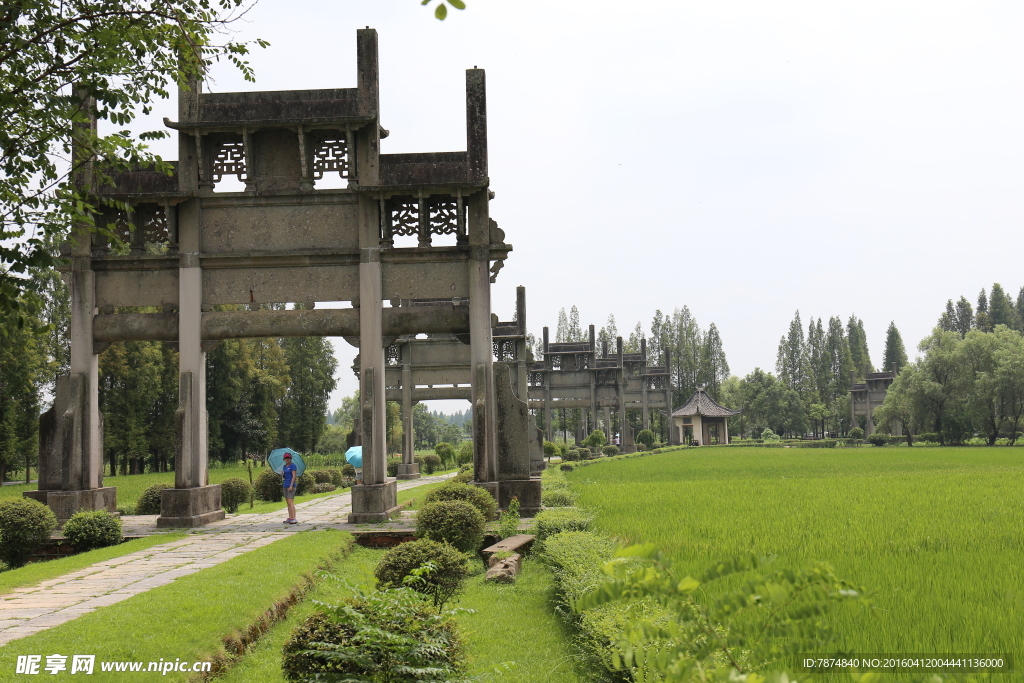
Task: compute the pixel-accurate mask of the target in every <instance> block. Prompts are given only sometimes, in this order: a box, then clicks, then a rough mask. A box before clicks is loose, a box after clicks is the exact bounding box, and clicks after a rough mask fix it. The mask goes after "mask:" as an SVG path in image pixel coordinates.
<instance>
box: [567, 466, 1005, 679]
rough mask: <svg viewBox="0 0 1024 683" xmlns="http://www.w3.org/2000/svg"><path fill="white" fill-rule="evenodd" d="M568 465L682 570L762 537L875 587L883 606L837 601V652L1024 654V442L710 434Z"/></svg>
mask: <svg viewBox="0 0 1024 683" xmlns="http://www.w3.org/2000/svg"><path fill="white" fill-rule="evenodd" d="M568 478H569V481H570V482H571V483H572V486H573V488H575V489H576V490H577V491H579V492H580V497H579V504H580V505H581V506H584V507H589V508H592V509H594V510H596V511H597V513H598V514H597V520H596V523H597V525H598V527H599V528H600V529H601V530H603V531H605V532H607V533H610V534H612V535H614V536H616V537H617V538H618V539H620V540H621V541H622V542H624V543H637V542H644V543H656V544H657V545H659V546H660V547H661V548H662V549H663V550H664V551H666V552H667V553H668V554H670V555H671V556H672V557H673V558H674V559H675V561H676V562H677V563H678V566H679V567H680V569H681V570H682V571H684V572H690V573H699V572H700V571H701V570H702V569H703V568H705V567H706V566H708V565H709V564H711V563H712V562H713V561H715V560H720V559H725V558H730V557H734V556H737V555H739V554H742V553H746V552H750V551H752V552H754V553H757V554H758V555H765V554H775V555H777V556H778V558H777V559H776V560H775V563H774V566H775V567H776V568H783V567H809V566H812V565H813V564H815V563H817V562H826V563H828V564H830V565H831V566H832V567H833V568H834V569H835V571H836V573H837V575H839V576H840V577H842V578H845V579H847V580H849V581H850V582H852V583H854V584H859V585H861V586H864V587H865V588H868V589H870V590H873V591H874V608H873V609H865V608H862V607H859V606H858V607H854V606H852V605H848V606H842V607H841V608H840V609H839V610H837V611H835V612H833V613H832V617H831V619H832V620H833V625H834V627H835V629H836V631H837V635H838V640H837V642H836V643H834V645H835V650H834V651H836V652H839V651H845V652H847V653H863V654H866V653H894V654H895V653H903V654H910V653H915V654H918V653H919V654H954V653H956V654H968V653H976V654H994V653H1013V654H1015V655H1016V658H1017V660H1018V661H1017V662H1016V669H1017V671H1020V670H1021V668H1022V667H1024V660H1021V657H1024V552H1022V551H1024V449H1019V448H1005V447H1003V448H1000V447H994V448H925V447H914V448H860V449H781V448H763V449H762V448H734V449H733V448H728V447H723V448H715V447H705V448H698V449H687V450H679V451H673V452H668V453H661V454H656V455H650V456H647V457H641V458H635V459H628V460H618V461H609V462H598V463H594V464H593V465H591V466H588V467H584V468H579V469H577V470H576V471H574V472H570V473H568ZM823 654H824V653H823ZM996 678H1000V676H997V677H996Z"/></svg>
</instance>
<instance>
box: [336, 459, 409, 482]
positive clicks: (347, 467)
mask: <svg viewBox="0 0 1024 683" xmlns="http://www.w3.org/2000/svg"><path fill="white" fill-rule="evenodd" d="M392 460H394V458H388V467H391V461H392ZM395 464H396V465H400V464H402V459H401V458H398V462H397V463H395ZM341 476H343V477H352V478H353V479H355V478H356V468H355V465H353V464H352V463H350V462H347V463H345V464H344V465H342V466H341Z"/></svg>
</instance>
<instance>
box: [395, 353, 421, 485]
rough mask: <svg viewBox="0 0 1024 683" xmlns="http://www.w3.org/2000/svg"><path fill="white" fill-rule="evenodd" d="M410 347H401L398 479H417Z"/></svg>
mask: <svg viewBox="0 0 1024 683" xmlns="http://www.w3.org/2000/svg"><path fill="white" fill-rule="evenodd" d="M411 353H412V346H411V345H409V344H404V345H403V346H402V354H403V357H402V464H401V465H399V466H398V479H419V478H420V466H419V464H418V463H416V461H415V457H416V449H415V444H416V440H415V438H414V437H415V434H414V433H413V421H412V410H413V405H414V404H413V402H412V365H411V364H412V359H411V358H408V357H406V356H407V355H408V354H411Z"/></svg>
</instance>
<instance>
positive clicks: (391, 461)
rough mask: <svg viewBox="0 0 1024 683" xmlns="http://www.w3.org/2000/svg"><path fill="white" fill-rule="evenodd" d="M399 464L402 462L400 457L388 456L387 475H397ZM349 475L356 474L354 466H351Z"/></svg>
mask: <svg viewBox="0 0 1024 683" xmlns="http://www.w3.org/2000/svg"><path fill="white" fill-rule="evenodd" d="M401 464H402V459H401V458H400V457H391V458H388V476H389V477H397V476H398V466H399V465H401ZM349 467H352V466H351V465H349ZM342 471H343V472H344V470H342ZM351 476H353V477H354V476H356V468H355V467H352V474H351Z"/></svg>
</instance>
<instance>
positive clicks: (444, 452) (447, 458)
mask: <svg viewBox="0 0 1024 683" xmlns="http://www.w3.org/2000/svg"><path fill="white" fill-rule="evenodd" d="M434 454H435V455H436V456H437V457H438V459H439V463H444V464H445V465H447V464H448V463H452V464H455V459H456V458H455V447H454V446H452V445H451V444H450V443H445V442H444V441H442V442H441V443H439V444H437V445H435V446H434Z"/></svg>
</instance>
